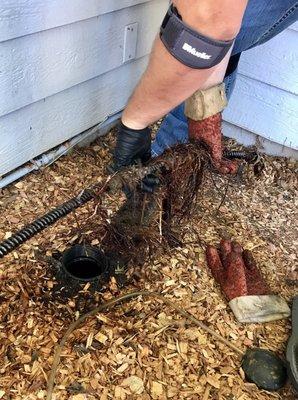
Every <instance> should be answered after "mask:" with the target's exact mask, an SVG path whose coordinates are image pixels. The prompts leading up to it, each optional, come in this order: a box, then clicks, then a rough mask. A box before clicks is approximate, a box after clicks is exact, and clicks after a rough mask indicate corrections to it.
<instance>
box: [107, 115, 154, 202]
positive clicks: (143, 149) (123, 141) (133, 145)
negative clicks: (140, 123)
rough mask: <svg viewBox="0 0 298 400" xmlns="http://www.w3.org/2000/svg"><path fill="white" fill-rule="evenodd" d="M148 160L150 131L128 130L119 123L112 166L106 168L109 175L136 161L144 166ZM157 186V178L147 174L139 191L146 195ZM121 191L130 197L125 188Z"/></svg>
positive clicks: (149, 155)
mask: <svg viewBox="0 0 298 400" xmlns="http://www.w3.org/2000/svg"><path fill="white" fill-rule="evenodd" d="M150 158H151V132H150V129H149V128H145V129H139V130H138V129H130V128H128V127H127V126H125V125H124V124H123V123H122V122H120V124H119V126H118V134H117V142H116V147H115V150H114V156H113V165H111V166H109V167H108V171H109V173H115V172H117V171H119V170H121V169H122V168H124V167H127V166H130V165H133V164H136V163H137V161H140V162H141V163H142V164H144V163H146V162H147V161H149V160H150ZM158 184H159V180H158V178H157V177H156V176H155V175H153V174H149V175H147V176H145V178H144V179H143V180H142V182H141V184H140V189H141V190H142V191H144V192H147V193H153V192H154V190H155V188H156V186H157V185H158ZM123 190H124V192H125V194H126V196H127V197H128V198H129V197H130V196H131V195H132V193H131V192H130V190H129V189H128V188H127V187H124V188H123Z"/></svg>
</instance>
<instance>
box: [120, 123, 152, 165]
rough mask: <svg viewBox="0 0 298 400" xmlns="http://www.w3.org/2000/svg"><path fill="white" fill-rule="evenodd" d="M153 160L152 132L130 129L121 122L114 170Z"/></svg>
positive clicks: (146, 129)
mask: <svg viewBox="0 0 298 400" xmlns="http://www.w3.org/2000/svg"><path fill="white" fill-rule="evenodd" d="M150 158H151V132H150V129H149V128H145V129H130V128H128V127H127V126H125V125H124V124H123V123H122V122H120V124H119V127H118V134H117V142H116V147H115V151H114V157H113V162H114V166H113V168H114V170H115V171H119V170H120V169H122V168H123V167H127V166H129V165H133V164H135V163H136V162H137V161H138V160H139V161H141V163H145V162H147V161H149V160H150Z"/></svg>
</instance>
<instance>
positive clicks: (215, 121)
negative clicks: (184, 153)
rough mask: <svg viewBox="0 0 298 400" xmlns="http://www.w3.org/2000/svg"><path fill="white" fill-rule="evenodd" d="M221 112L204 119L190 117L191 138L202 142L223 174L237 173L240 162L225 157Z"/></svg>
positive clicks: (215, 165)
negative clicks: (197, 119) (195, 119)
mask: <svg viewBox="0 0 298 400" xmlns="http://www.w3.org/2000/svg"><path fill="white" fill-rule="evenodd" d="M221 123H222V117H221V113H219V114H216V115H213V116H212V117H209V118H206V119H203V120H202V121H194V120H193V119H190V118H189V119H188V129H189V138H190V140H193V141H196V142H199V143H202V144H204V145H205V146H206V148H207V149H208V150H209V152H210V155H211V158H212V162H213V165H214V167H215V168H216V169H217V170H218V172H220V173H222V174H236V173H237V171H238V168H239V164H238V163H237V162H236V161H229V160H224V159H223V146H222V132H221Z"/></svg>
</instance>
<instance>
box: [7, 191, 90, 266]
mask: <svg viewBox="0 0 298 400" xmlns="http://www.w3.org/2000/svg"><path fill="white" fill-rule="evenodd" d="M92 199H93V195H92V193H91V192H90V191H88V190H85V191H84V192H82V194H80V195H79V196H77V197H74V198H72V199H71V200H68V201H67V202H65V203H64V204H61V205H60V206H58V207H56V208H54V209H53V210H51V211H50V212H48V213H47V214H45V215H44V216H43V217H40V218H38V219H36V220H35V221H34V222H32V223H31V224H29V225H27V226H25V227H24V228H23V229H21V230H20V231H18V232H17V233H15V234H13V235H12V236H11V237H10V238H8V239H6V240H4V241H3V242H0V259H1V258H3V257H4V256H6V255H7V254H9V253H11V252H12V251H14V250H15V249H16V248H18V247H19V246H20V245H21V244H23V243H25V242H26V241H27V240H29V239H31V238H32V237H33V236H35V235H36V234H37V233H39V232H42V231H43V230H44V229H46V228H48V227H49V226H51V225H53V224H54V223H55V222H57V221H58V220H59V219H61V218H63V217H65V216H66V215H68V214H69V213H71V212H72V211H73V210H75V209H76V208H78V207H81V206H82V205H84V204H86V203H87V202H88V201H90V200H92Z"/></svg>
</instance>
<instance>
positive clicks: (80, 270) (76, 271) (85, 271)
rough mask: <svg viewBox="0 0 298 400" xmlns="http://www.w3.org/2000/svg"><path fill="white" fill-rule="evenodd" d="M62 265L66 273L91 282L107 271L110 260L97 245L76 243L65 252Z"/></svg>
mask: <svg viewBox="0 0 298 400" xmlns="http://www.w3.org/2000/svg"><path fill="white" fill-rule="evenodd" d="M62 267H63V270H64V272H65V273H66V275H68V276H70V277H71V278H74V279H76V280H78V281H82V282H89V281H93V280H96V279H99V278H100V277H101V276H102V275H103V274H105V273H106V271H107V268H108V260H107V258H106V256H105V255H104V253H103V252H102V251H101V250H100V249H98V248H96V247H92V246H82V245H76V246H74V247H71V248H70V249H68V250H67V251H66V252H65V253H64V255H63V258H62Z"/></svg>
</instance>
